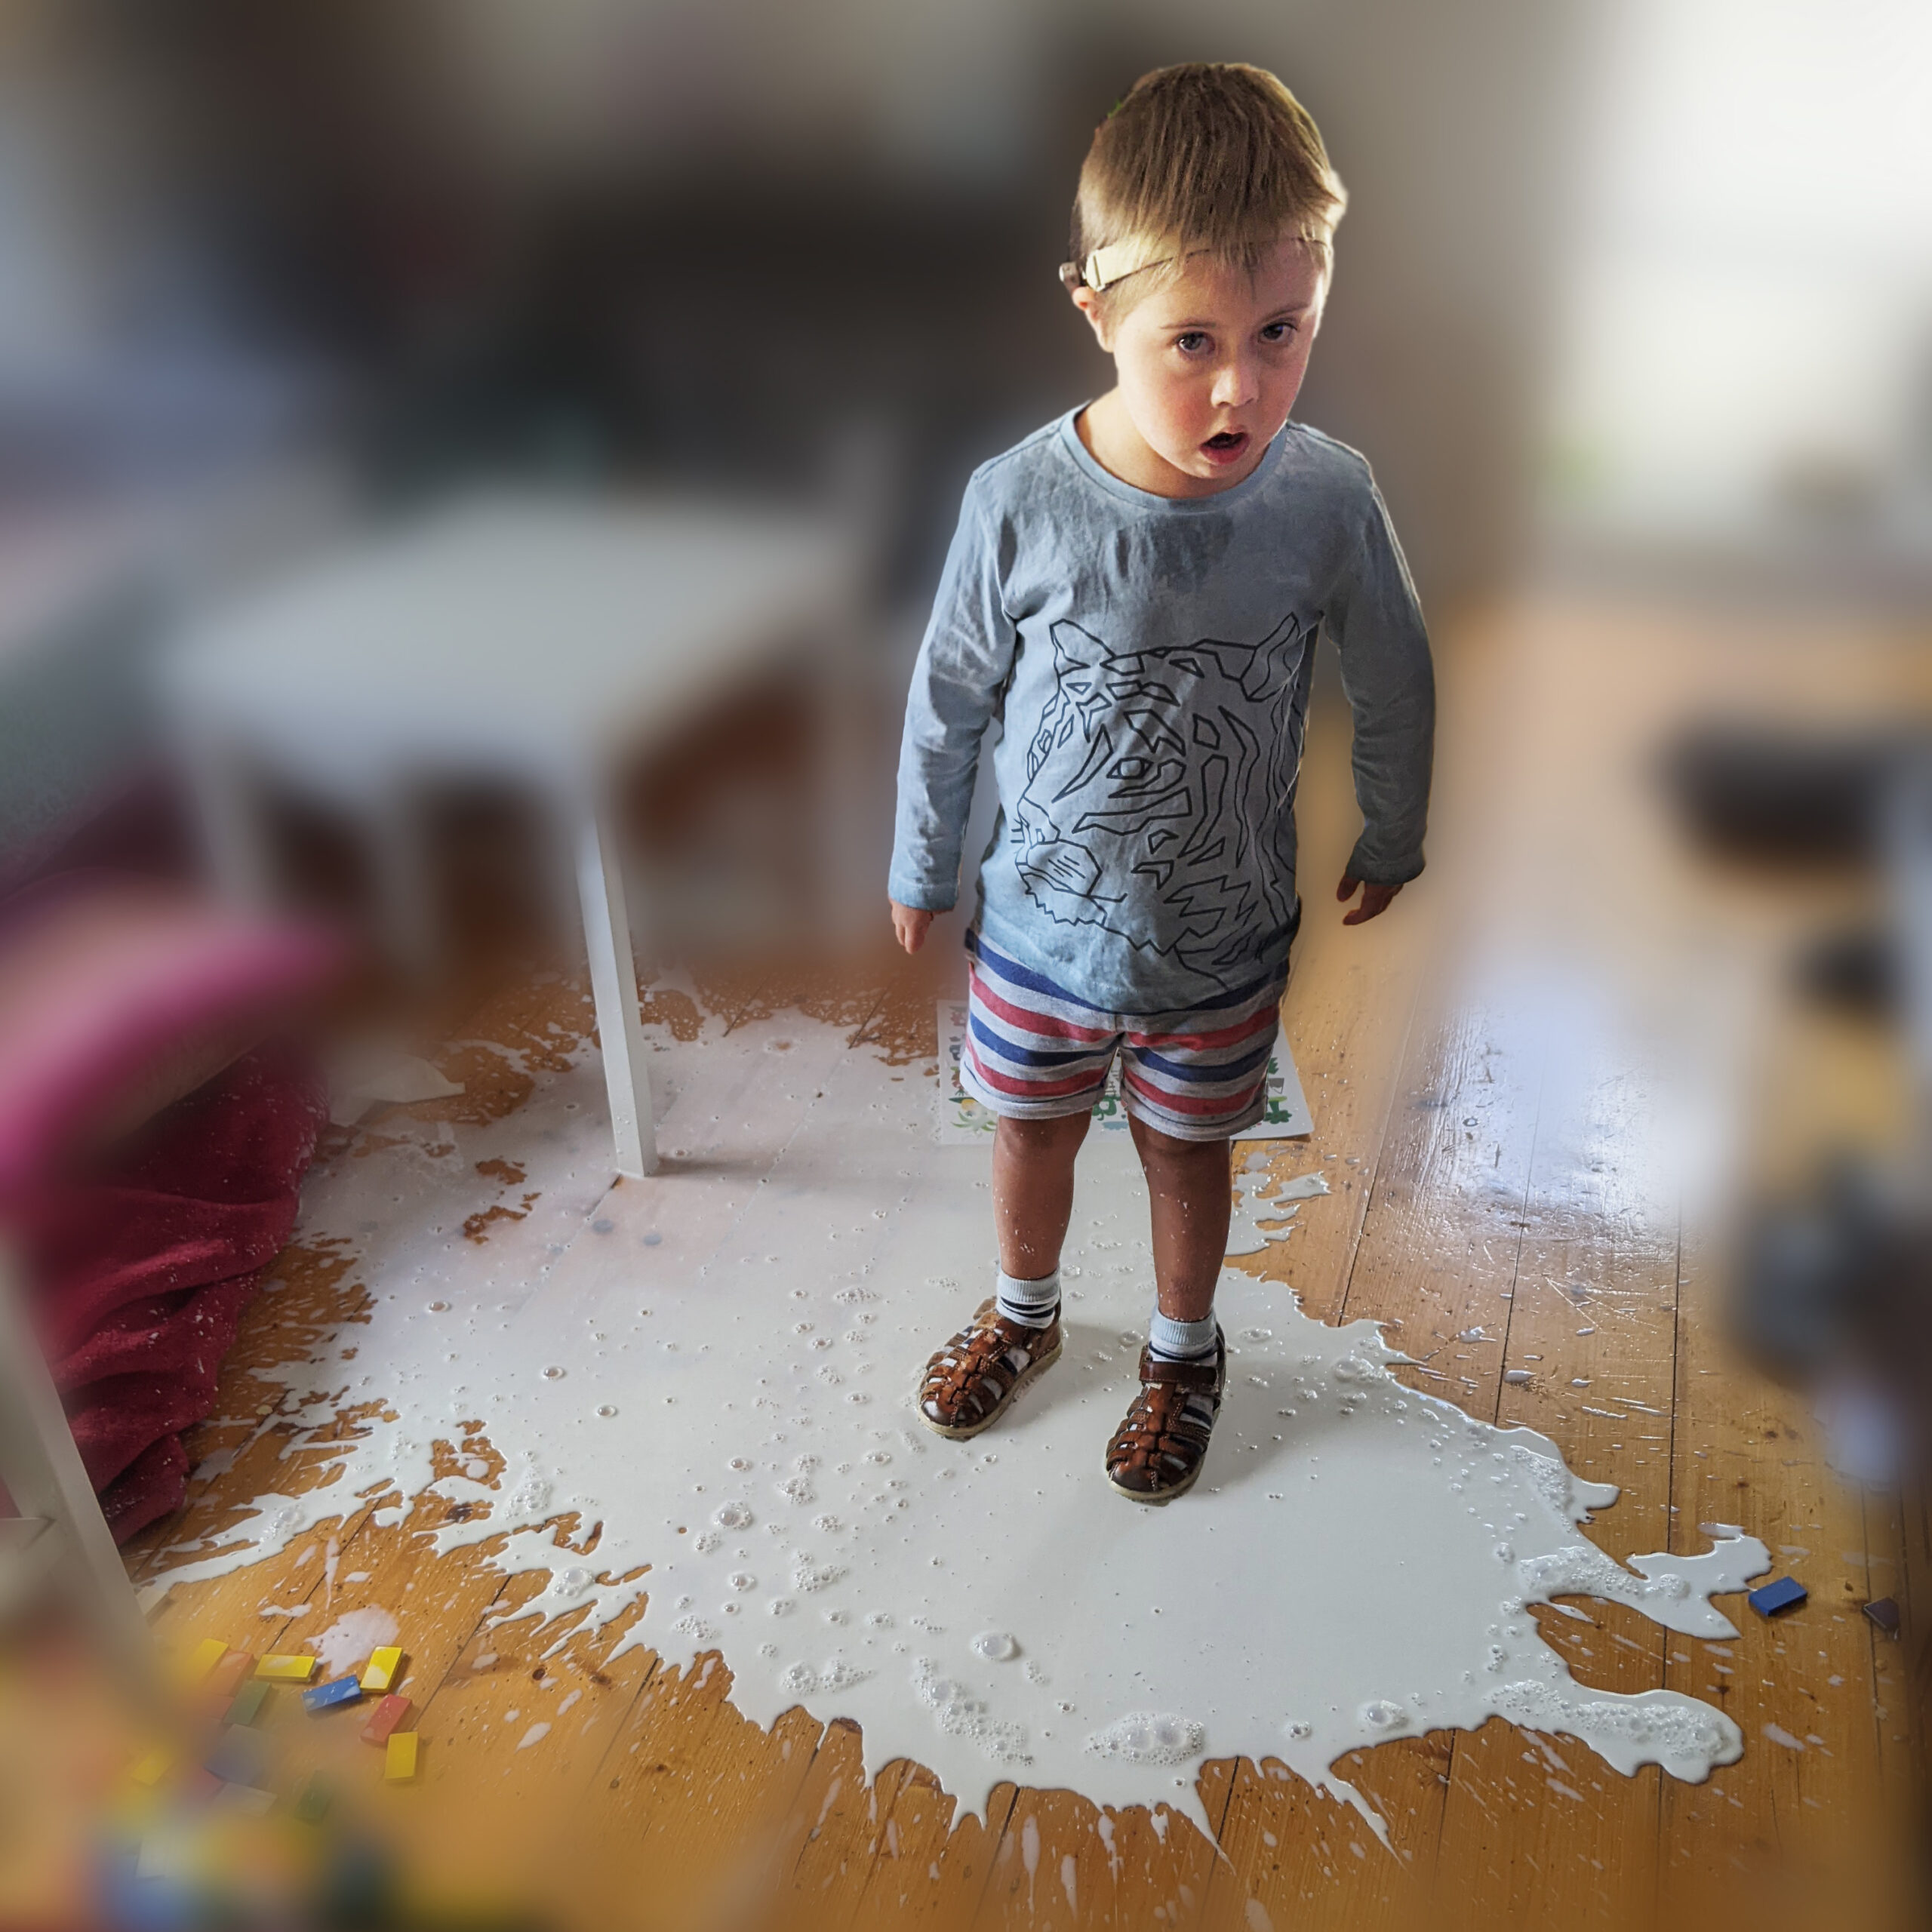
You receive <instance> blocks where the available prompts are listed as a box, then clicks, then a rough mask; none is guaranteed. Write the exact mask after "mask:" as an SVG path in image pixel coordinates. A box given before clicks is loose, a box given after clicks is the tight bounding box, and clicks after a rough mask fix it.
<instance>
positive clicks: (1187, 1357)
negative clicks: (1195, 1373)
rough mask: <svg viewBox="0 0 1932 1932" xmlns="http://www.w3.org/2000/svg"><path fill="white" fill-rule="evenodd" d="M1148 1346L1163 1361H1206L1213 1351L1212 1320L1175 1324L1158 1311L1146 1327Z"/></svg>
mask: <svg viewBox="0 0 1932 1932" xmlns="http://www.w3.org/2000/svg"><path fill="white" fill-rule="evenodd" d="M1147 1346H1149V1348H1150V1349H1152V1350H1153V1352H1155V1354H1156V1355H1158V1356H1160V1357H1161V1358H1162V1359H1163V1360H1164V1361H1206V1360H1207V1358H1209V1357H1210V1356H1211V1355H1213V1354H1214V1315H1213V1314H1212V1312H1210V1313H1208V1314H1206V1315H1203V1316H1202V1317H1201V1319H1200V1320H1199V1321H1176V1320H1175V1319H1174V1317H1173V1316H1172V1315H1163V1314H1162V1313H1161V1311H1160V1310H1159V1309H1155V1311H1154V1318H1153V1319H1152V1321H1149V1323H1148V1324H1147Z"/></svg>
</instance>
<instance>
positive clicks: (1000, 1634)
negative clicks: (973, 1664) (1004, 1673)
mask: <svg viewBox="0 0 1932 1932" xmlns="http://www.w3.org/2000/svg"><path fill="white" fill-rule="evenodd" d="M973 1654H974V1656H975V1657H984V1658H985V1659H986V1661H987V1662H988V1663H1009V1662H1011V1660H1012V1659H1014V1657H1017V1656H1018V1655H1019V1654H1020V1642H1019V1639H1018V1638H1016V1637H1015V1636H1014V1635H1013V1633H1012V1632H1011V1631H1010V1630H982V1631H981V1632H980V1634H979V1635H977V1637H975V1638H974V1639H973Z"/></svg>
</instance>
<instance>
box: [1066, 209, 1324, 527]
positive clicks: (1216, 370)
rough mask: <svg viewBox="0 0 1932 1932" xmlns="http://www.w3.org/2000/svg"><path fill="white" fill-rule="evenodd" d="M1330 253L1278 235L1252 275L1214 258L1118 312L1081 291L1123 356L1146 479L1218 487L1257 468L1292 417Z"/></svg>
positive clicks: (1124, 396)
mask: <svg viewBox="0 0 1932 1932" xmlns="http://www.w3.org/2000/svg"><path fill="white" fill-rule="evenodd" d="M1327 279H1328V278H1327V263H1326V260H1325V257H1324V254H1323V253H1322V252H1321V251H1318V250H1317V249H1315V248H1310V247H1309V245H1308V244H1307V243H1306V242H1303V241H1301V240H1300V239H1299V238H1297V237H1294V236H1288V237H1286V238H1284V239H1283V240H1281V241H1280V242H1277V243H1276V244H1275V246H1274V247H1273V248H1272V249H1270V250H1269V252H1268V253H1267V254H1266V256H1265V257H1263V260H1262V263H1261V265H1260V267H1259V268H1258V269H1257V270H1256V271H1255V272H1254V274H1253V275H1249V274H1248V273H1247V272H1246V271H1245V270H1244V269H1241V268H1239V267H1229V266H1223V265H1222V264H1220V263H1216V262H1214V261H1212V260H1209V259H1208V258H1207V257H1196V258H1195V259H1194V260H1191V261H1189V262H1187V263H1184V264H1183V267H1182V269H1181V271H1180V274H1179V275H1177V276H1176V277H1175V278H1174V280H1172V281H1170V282H1168V284H1167V285H1165V286H1164V287H1163V288H1158V289H1156V290H1155V291H1154V292H1153V293H1152V294H1149V295H1148V296H1146V297H1144V298H1143V299H1142V300H1140V301H1138V302H1137V303H1134V306H1132V307H1131V308H1129V309H1126V310H1125V312H1124V313H1117V314H1115V315H1114V316H1113V317H1112V318H1111V320H1109V318H1106V317H1104V316H1103V315H1102V313H1101V312H1100V301H1099V298H1098V297H1096V296H1095V295H1094V292H1093V291H1092V290H1091V289H1088V288H1076V289H1075V291H1073V299H1074V300H1075V303H1077V304H1078V306H1079V307H1080V309H1081V311H1082V312H1083V313H1084V315H1086V317H1087V319H1088V321H1089V322H1090V323H1091V324H1092V325H1093V328H1094V334H1095V335H1097V337H1099V338H1100V346H1101V347H1102V348H1103V349H1106V350H1108V351H1109V352H1110V353H1111V354H1112V356H1113V358H1114V366H1115V371H1116V373H1117V374H1118V388H1117V389H1116V390H1115V397H1116V398H1117V399H1118V411H1117V412H1116V417H1118V415H1121V414H1124V417H1125V418H1126V423H1125V424H1124V426H1123V427H1125V428H1127V429H1129V430H1131V434H1132V435H1133V436H1134V438H1136V439H1137V441H1138V442H1140V444H1142V445H1145V449H1144V452H1143V451H1139V450H1134V451H1131V452H1122V454H1131V455H1132V456H1133V457H1135V458H1137V459H1139V460H1137V461H1136V462H1135V463H1134V468H1135V469H1137V470H1139V471H1140V472H1142V473H1141V474H1140V475H1130V476H1129V477H1128V480H1129V481H1134V482H1139V483H1143V484H1144V485H1146V487H1149V488H1152V489H1154V490H1155V491H1156V492H1157V493H1158V494H1161V495H1164V496H1172V497H1183V496H1186V497H1199V496H1208V495H1211V494H1213V493H1214V492H1215V491H1218V490H1226V489H1229V488H1232V486H1233V485H1235V484H1236V483H1238V482H1240V481H1241V480H1242V478H1244V477H1246V476H1247V475H1249V474H1250V473H1251V472H1252V471H1253V470H1254V468H1255V466H1256V465H1257V464H1258V463H1260V460H1261V457H1262V453H1263V451H1265V450H1266V448H1267V447H1268V445H1269V443H1270V442H1271V441H1272V440H1273V438H1274V436H1275V432H1276V431H1277V430H1278V429H1280V428H1281V425H1282V424H1283V423H1285V422H1286V421H1287V419H1288V412H1289V411H1290V410H1291V409H1292V408H1294V400H1295V396H1296V395H1297V392H1299V390H1300V388H1301V382H1302V377H1303V375H1305V374H1306V373H1307V369H1308V358H1309V351H1310V350H1311V349H1312V348H1313V347H1314V346H1315V331H1316V329H1317V328H1318V326H1319V325H1320V323H1321V308H1322V303H1323V302H1324V300H1325V299H1326V297H1327Z"/></svg>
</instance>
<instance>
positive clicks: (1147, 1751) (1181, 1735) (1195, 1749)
mask: <svg viewBox="0 0 1932 1932" xmlns="http://www.w3.org/2000/svg"><path fill="white" fill-rule="evenodd" d="M1203 1743H1204V1733H1203V1731H1202V1730H1201V1726H1200V1725H1199V1724H1196V1723H1195V1721H1194V1720H1193V1719H1192V1718H1184V1717H1179V1716H1177V1715H1174V1713H1173V1712H1168V1711H1130V1712H1128V1715H1126V1716H1125V1717H1124V1718H1115V1720H1114V1721H1113V1722H1112V1724H1109V1725H1107V1726H1106V1728H1105V1729H1103V1730H1097V1731H1095V1732H1094V1734H1093V1736H1092V1737H1090V1738H1088V1740H1087V1749H1088V1750H1089V1751H1090V1752H1092V1753H1093V1754H1094V1756H1095V1757H1097V1758H1115V1759H1119V1760H1124V1761H1125V1762H1127V1763H1128V1764H1186V1762H1187V1761H1189V1759H1190V1758H1198V1757H1199V1756H1200V1755H1201V1749H1202V1746H1203Z"/></svg>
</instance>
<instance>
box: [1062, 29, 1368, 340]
mask: <svg viewBox="0 0 1932 1932" xmlns="http://www.w3.org/2000/svg"><path fill="white" fill-rule="evenodd" d="M1347 205H1348V195H1347V192H1346V190H1345V189H1343V186H1342V183H1341V178H1340V176H1338V175H1337V174H1336V172H1335V171H1334V168H1332V167H1331V165H1329V161H1328V151H1327V149H1326V148H1325V147H1324V146H1323V145H1322V142H1321V131H1320V130H1319V129H1318V128H1317V127H1316V126H1315V122H1314V121H1313V120H1312V118H1310V116H1309V112H1308V110H1307V109H1306V108H1305V107H1303V106H1302V104H1301V103H1300V101H1298V100H1296V98H1295V97H1294V95H1293V94H1291V93H1289V91H1287V88H1284V86H1283V85H1281V82H1279V81H1278V80H1277V79H1276V78H1275V76H1274V75H1272V74H1270V73H1268V72H1265V71H1264V70H1263V69H1261V68H1260V67H1251V66H1247V64H1246V63H1243V62H1240V61H1191V62H1189V63H1187V64H1186V65H1185V66H1178V67H1161V68H1157V69H1155V71H1154V72H1152V73H1151V74H1143V75H1142V76H1141V78H1140V79H1139V80H1137V82H1134V88H1133V91H1131V93H1130V94H1128V96H1127V97H1126V98H1125V99H1124V100H1122V101H1121V102H1120V103H1118V105H1117V106H1115V109H1114V110H1113V112H1112V113H1111V114H1109V115H1108V116H1107V118H1106V120H1104V121H1103V122H1101V123H1100V126H1099V127H1098V128H1096V129H1095V130H1094V143H1093V146H1091V147H1090V148H1089V149H1088V151H1087V159H1086V161H1085V162H1084V165H1082V167H1081V170H1080V188H1079V192H1078V195H1076V197H1075V200H1074V204H1073V259H1072V261H1070V262H1069V263H1066V266H1064V267H1063V268H1062V269H1061V270H1060V278H1061V279H1062V280H1063V281H1065V282H1066V285H1067V286H1068V287H1069V288H1074V287H1075V286H1078V285H1081V284H1082V283H1084V285H1086V286H1087V287H1088V288H1092V289H1094V291H1096V292H1097V293H1099V292H1100V291H1112V289H1113V288H1115V285H1117V284H1118V283H1121V282H1122V281H1126V279H1127V278H1128V277H1129V276H1131V277H1132V280H1131V282H1129V283H1128V288H1127V289H1125V290H1123V291H1122V295H1123V296H1125V295H1128V294H1130V293H1131V297H1132V298H1133V299H1134V300H1138V299H1139V298H1140V296H1141V295H1143V294H1148V293H1151V292H1152V291H1153V290H1154V289H1155V288H1158V287H1160V286H1161V284H1162V283H1164V281H1168V280H1169V279H1171V278H1172V276H1173V275H1174V274H1176V273H1177V272H1178V271H1179V269H1180V264H1181V262H1182V260H1183V258H1184V257H1187V256H1189V255H1194V254H1203V253H1204V254H1209V255H1211V256H1213V257H1215V258H1216V259H1217V260H1220V261H1222V262H1225V263H1229V264H1230V265H1233V264H1239V265H1240V266H1242V267H1244V268H1247V269H1254V267H1255V266H1257V263H1258V262H1259V260H1260V257H1261V256H1262V254H1263V251H1266V249H1268V248H1270V247H1272V245H1274V244H1275V242H1277V241H1278V240H1279V239H1280V238H1281V236H1283V235H1298V236H1300V238H1302V239H1303V241H1305V242H1308V243H1309V245H1311V246H1312V247H1313V248H1318V249H1319V250H1320V251H1321V253H1322V254H1324V257H1325V256H1326V255H1327V251H1328V248H1329V245H1330V243H1331V239H1332V238H1333V236H1334V231H1335V224H1336V223H1337V222H1338V221H1340V220H1341V218H1342V211H1343V208H1346V206H1347ZM1114 299H1116V300H1118V299H1120V298H1118V297H1116V298H1114ZM1108 306H1112V302H1111V301H1109V303H1108Z"/></svg>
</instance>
